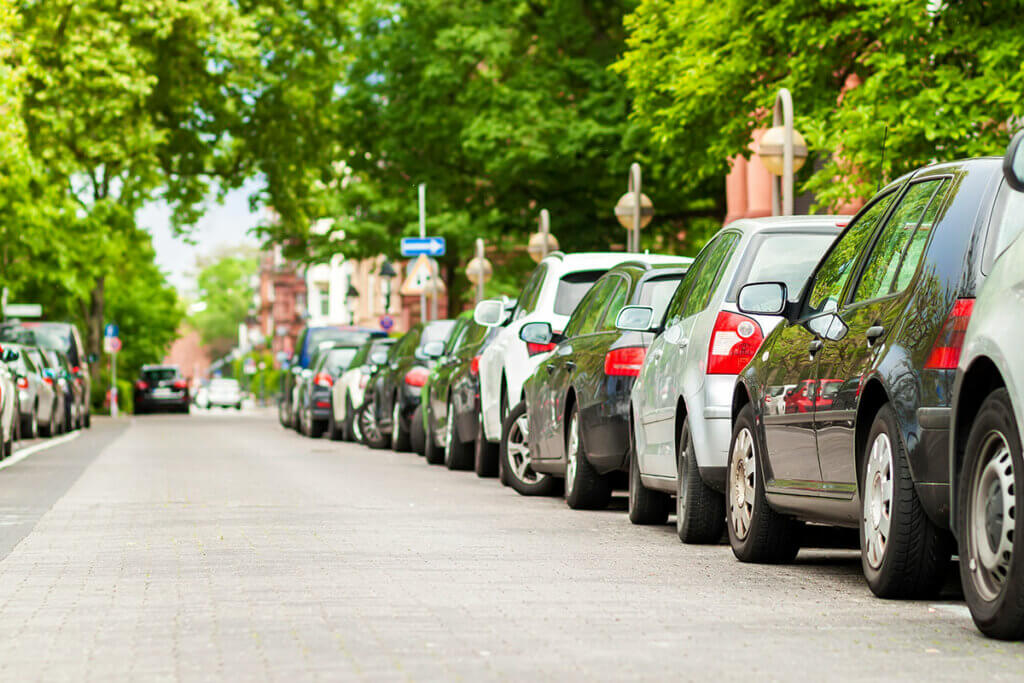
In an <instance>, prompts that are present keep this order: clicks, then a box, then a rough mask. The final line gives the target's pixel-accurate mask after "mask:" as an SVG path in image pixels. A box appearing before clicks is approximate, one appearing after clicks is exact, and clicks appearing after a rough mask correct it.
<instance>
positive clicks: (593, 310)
mask: <svg viewBox="0 0 1024 683" xmlns="http://www.w3.org/2000/svg"><path fill="white" fill-rule="evenodd" d="M614 287H615V279H614V278H611V277H604V278H601V279H600V280H598V281H597V282H595V283H594V286H593V287H591V288H590V291H589V292H587V293H586V295H585V296H584V299H586V300H587V307H586V309H584V310H582V311H581V313H582V315H581V316H580V322H579V328H578V329H577V330H576V334H575V335H574V336H579V335H583V334H590V333H592V332H594V331H595V330H596V329H597V323H598V321H599V320H600V319H601V312H602V311H603V310H604V306H603V305H602V304H603V303H604V302H605V301H607V299H608V296H609V295H610V294H611V292H612V289H613V288H614ZM582 308H583V306H582V302H581V304H580V306H578V307H577V310H579V309H582Z"/></svg>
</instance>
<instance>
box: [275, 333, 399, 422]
mask: <svg viewBox="0 0 1024 683" xmlns="http://www.w3.org/2000/svg"><path fill="white" fill-rule="evenodd" d="M386 336H387V333H386V332H384V331H383V330H374V329H369V328H364V327H348V326H344V325H326V326H320V327H305V328H303V330H302V332H300V333H299V338H298V340H297V341H296V343H295V353H294V354H293V355H292V357H291V359H290V360H289V362H288V372H282V373H281V388H280V396H279V398H278V403H277V417H278V420H279V421H280V422H281V425H282V426H283V427H298V419H297V418H298V400H297V399H298V395H297V389H298V380H299V375H301V374H302V371H303V370H308V369H309V364H310V363H311V362H312V361H313V356H314V355H315V354H316V351H317V349H319V348H320V345H321V344H330V343H332V342H334V343H340V344H346V345H350V346H359V345H360V344H362V343H363V342H365V341H366V340H368V339H370V338H373V337H386Z"/></svg>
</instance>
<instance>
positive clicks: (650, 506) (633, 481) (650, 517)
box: [629, 420, 672, 524]
mask: <svg viewBox="0 0 1024 683" xmlns="http://www.w3.org/2000/svg"><path fill="white" fill-rule="evenodd" d="M629 441H630V448H629V521H630V522H632V523H633V524H664V523H665V522H667V521H668V513H669V509H670V508H671V506H672V501H671V500H670V499H669V496H668V494H667V493H662V492H661V491H652V490H651V489H649V488H647V487H646V486H644V484H643V482H642V481H640V463H639V461H638V459H637V452H636V439H635V437H634V432H633V426H632V420H631V421H630V430H629Z"/></svg>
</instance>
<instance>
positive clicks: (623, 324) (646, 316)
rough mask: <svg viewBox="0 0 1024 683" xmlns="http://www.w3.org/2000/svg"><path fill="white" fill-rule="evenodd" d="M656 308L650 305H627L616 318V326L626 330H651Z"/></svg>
mask: <svg viewBox="0 0 1024 683" xmlns="http://www.w3.org/2000/svg"><path fill="white" fill-rule="evenodd" d="M653 320H654V309H653V308H651V307H650V306H625V307H623V309H622V310H621V311H619V315H618V316H617V317H616V318H615V327H616V328H617V329H619V330H623V331H624V332H651V331H652V330H651V323H652V322H653Z"/></svg>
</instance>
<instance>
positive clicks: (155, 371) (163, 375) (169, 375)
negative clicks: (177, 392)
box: [142, 368, 178, 382]
mask: <svg viewBox="0 0 1024 683" xmlns="http://www.w3.org/2000/svg"><path fill="white" fill-rule="evenodd" d="M177 376H178V369H177V368H150V369H148V370H143V371H142V379H145V380H148V381H150V382H163V381H166V380H169V379H174V378H175V377H177Z"/></svg>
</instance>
